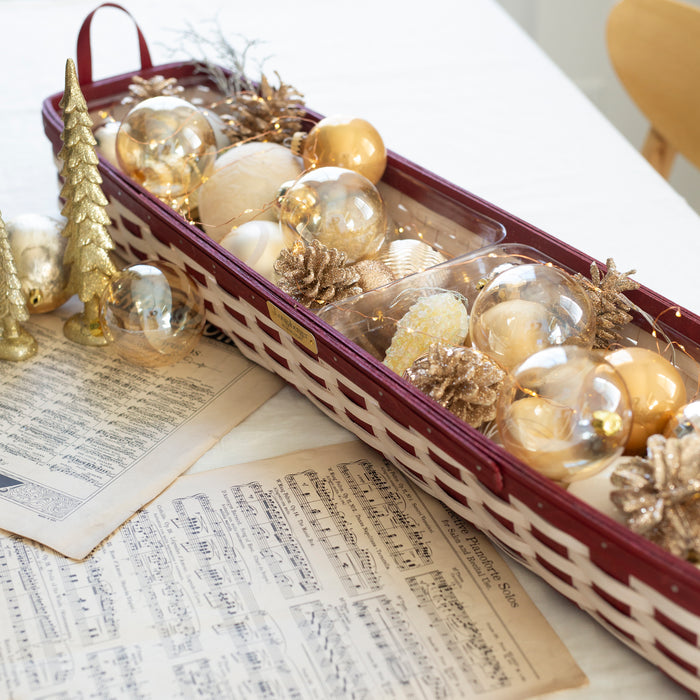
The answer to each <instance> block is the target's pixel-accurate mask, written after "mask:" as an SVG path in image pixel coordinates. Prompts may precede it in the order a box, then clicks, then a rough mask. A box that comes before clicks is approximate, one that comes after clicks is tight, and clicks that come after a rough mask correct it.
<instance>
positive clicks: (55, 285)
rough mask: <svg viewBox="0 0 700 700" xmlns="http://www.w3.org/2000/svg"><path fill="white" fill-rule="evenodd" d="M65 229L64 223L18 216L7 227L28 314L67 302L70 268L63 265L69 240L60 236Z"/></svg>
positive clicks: (48, 309) (38, 215)
mask: <svg viewBox="0 0 700 700" xmlns="http://www.w3.org/2000/svg"><path fill="white" fill-rule="evenodd" d="M64 226H65V219H62V218H54V217H51V216H43V215H41V214H20V215H19V216H15V217H14V218H13V219H10V220H9V221H8V222H7V224H6V229H7V238H8V241H9V243H10V248H11V250H12V255H13V257H14V260H15V267H16V268H17V275H18V277H19V280H20V283H21V285H22V292H23V294H24V296H25V298H26V300H27V309H28V310H29V313H32V314H43V313H47V312H49V311H53V310H54V309H57V308H58V307H59V306H61V305H62V304H63V303H65V302H66V301H67V300H68V296H69V295H68V292H67V291H66V283H67V282H68V272H69V268H68V267H67V266H65V265H64V264H63V254H64V252H65V249H66V244H67V243H68V239H66V238H64V237H63V236H62V235H61V232H62V231H63V227H64Z"/></svg>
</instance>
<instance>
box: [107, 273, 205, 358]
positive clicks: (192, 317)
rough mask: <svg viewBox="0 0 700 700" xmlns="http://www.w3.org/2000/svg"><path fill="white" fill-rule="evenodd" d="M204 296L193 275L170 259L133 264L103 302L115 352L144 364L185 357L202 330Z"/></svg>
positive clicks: (113, 283)
mask: <svg viewBox="0 0 700 700" xmlns="http://www.w3.org/2000/svg"><path fill="white" fill-rule="evenodd" d="M204 322H205V309H204V298H203V297H202V294H201V292H200V291H199V289H198V287H197V285H196V284H195V282H194V281H193V280H192V278H191V277H190V276H189V275H187V274H186V273H185V272H183V271H182V270H180V269H179V268H177V267H176V266H175V265H172V264H171V263H168V262H161V261H147V262H142V263H136V264H135V265H130V266H128V267H126V268H124V270H122V271H121V272H120V273H118V274H117V275H115V276H114V277H112V279H111V280H110V282H109V283H108V284H107V286H106V287H105V290H104V292H103V294H102V297H101V300H100V325H101V326H102V332H103V333H104V336H105V338H106V339H107V340H108V342H109V343H110V344H111V346H112V348H113V350H114V351H115V352H116V354H117V355H118V356H119V357H121V358H122V359H123V360H126V361H127V362H131V363H132V364H135V365H141V366H143V367H162V366H165V365H171V364H174V363H175V362H178V361H179V360H181V359H182V358H184V357H185V356H186V355H187V354H189V352H190V351H191V350H192V349H193V348H194V346H195V345H196V344H197V342H198V341H199V339H200V337H201V335H202V331H203V330H204Z"/></svg>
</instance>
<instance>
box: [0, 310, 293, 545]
mask: <svg viewBox="0 0 700 700" xmlns="http://www.w3.org/2000/svg"><path fill="white" fill-rule="evenodd" d="M79 309H80V307H79V306H78V307H77V308H76V306H75V304H74V303H71V302H69V303H68V304H66V305H64V306H62V307H61V308H60V309H58V310H57V311H55V312H53V313H51V314H46V315H35V316H31V317H30V320H29V321H27V322H26V323H24V324H23V325H24V327H25V328H26V329H27V330H28V331H29V332H30V333H32V335H33V336H34V337H35V338H36V340H37V343H38V344H39V351H38V353H37V355H35V356H34V357H33V358H31V359H30V360H26V361H24V362H0V385H1V386H2V391H1V392H0V528H3V529H5V530H9V531H11V532H14V533H17V534H20V535H23V536H25V537H29V538H32V539H35V540H38V541H39V542H42V543H43V544H46V545H49V546H50V547H53V548H54V549H56V550H57V551H59V552H61V553H63V554H65V555H67V556H69V557H73V558H76V559H80V558H82V557H85V556H86V555H87V554H88V553H89V552H90V550H91V549H92V548H93V547H95V545H97V544H98V543H99V542H100V541H101V540H103V539H104V538H105V537H106V536H107V535H108V534H110V533H111V532H112V531H113V530H114V529H115V528H116V527H118V526H119V525H120V524H121V523H122V522H124V521H125V520H126V519H127V518H128V517H129V516H131V515H132V514H133V513H134V512H135V511H136V510H137V509H138V508H140V507H141V506H142V505H143V504H144V503H147V502H148V501H150V500H151V499H152V498H154V497H155V496H156V495H157V494H159V493H160V492H161V491H162V490H163V489H164V488H165V487H166V486H168V485H169V484H170V483H171V482H172V481H173V480H174V479H175V478H176V477H177V476H179V475H180V474H182V473H183V472H184V471H186V469H187V468H188V467H189V466H190V465H191V464H192V463H193V462H195V461H196V460H197V459H198V458H199V457H200V456H201V455H202V454H204V453H205V452H206V451H207V450H208V449H209V448H210V447H211V446H212V445H213V444H214V443H216V441H217V440H219V439H220V438H221V437H222V436H223V435H224V434H225V433H226V432H228V431H229V430H230V429H231V428H233V427H234V426H235V425H236V424H238V423H239V422H240V421H241V420H243V419H244V418H245V417H246V416H248V415H249V414H250V413H252V412H253V411H254V410H255V409H256V408H258V406H260V405H261V404H262V403H264V402H265V401H266V400H267V399H269V398H270V397H271V396H273V395H274V394H275V393H276V392H277V391H279V389H280V388H281V387H282V386H283V385H284V382H283V381H282V380H281V379H279V378H278V377H276V376H275V375H273V374H271V373H269V372H267V371H266V370H264V369H262V368H261V367H259V366H257V365H256V364H254V363H252V362H249V361H248V360H246V359H245V358H244V357H243V356H242V355H241V354H240V353H239V352H238V351H237V350H236V349H235V348H234V347H233V346H232V345H227V344H225V343H222V342H217V341H215V340H212V339H208V338H203V339H201V340H200V342H199V343H198V344H197V346H196V347H195V349H194V350H193V352H192V353H191V354H190V355H188V356H187V357H186V358H185V359H184V360H182V361H180V362H178V363H176V364H174V365H172V366H169V367H163V368H158V369H146V368H143V367H139V366H136V365H131V364H129V363H126V362H124V361H123V360H121V359H119V358H118V357H117V356H116V355H115V354H114V353H112V352H111V351H110V349H109V347H87V346H84V345H78V344H76V343H73V342H71V341H69V340H67V339H66V338H65V337H64V335H63V322H64V320H65V319H66V318H67V317H68V316H70V315H72V314H73V313H75V311H76V310H79Z"/></svg>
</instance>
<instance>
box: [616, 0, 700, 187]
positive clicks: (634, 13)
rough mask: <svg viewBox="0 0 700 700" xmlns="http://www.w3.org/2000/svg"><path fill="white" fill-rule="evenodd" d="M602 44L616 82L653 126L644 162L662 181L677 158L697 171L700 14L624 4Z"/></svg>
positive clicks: (639, 0) (674, 2)
mask: <svg viewBox="0 0 700 700" xmlns="http://www.w3.org/2000/svg"><path fill="white" fill-rule="evenodd" d="M606 41H607V47H608V53H609V55H610V59H611V61H612V65H613V67H614V69H615V71H616V73H617V75H618V77H619V79H620V82H621V83H622V85H623V86H624V87H625V89H626V90H627V93H628V94H629V95H630V97H631V98H632V99H633V100H634V102H635V103H636V104H637V106H638V107H639V109H640V110H641V112H642V113H643V114H644V115H645V116H646V118H647V119H648V120H649V121H650V122H651V127H650V129H649V133H648V135H647V138H646V141H645V143H644V145H643V147H642V154H643V155H644V157H645V158H646V159H647V160H648V161H649V162H650V163H651V164H652V165H653V166H654V167H655V168H656V170H658V171H659V172H660V173H661V175H663V177H665V178H668V176H669V175H670V172H671V166H672V165H673V161H674V158H675V156H676V153H681V154H683V156H685V158H687V159H688V160H689V161H690V162H691V163H693V164H694V165H695V166H696V167H698V168H700V8H698V7H696V6H693V5H689V4H687V3H685V2H679V1H678V0H622V1H621V2H619V3H618V4H617V5H615V7H613V9H612V10H611V12H610V15H609V16H608V23H607V33H606Z"/></svg>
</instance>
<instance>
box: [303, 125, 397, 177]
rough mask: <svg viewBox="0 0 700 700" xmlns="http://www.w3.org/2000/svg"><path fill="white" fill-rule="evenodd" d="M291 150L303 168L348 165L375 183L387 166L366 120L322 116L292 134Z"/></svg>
mask: <svg viewBox="0 0 700 700" xmlns="http://www.w3.org/2000/svg"><path fill="white" fill-rule="evenodd" d="M291 148H292V151H293V152H294V153H296V154H297V155H300V156H301V157H302V158H303V159H304V167H305V168H307V169H308V168H322V167H326V166H335V167H338V168H348V169H350V170H355V171H357V172H358V173H361V174H362V175H364V176H365V177H366V178H367V179H368V180H370V182H372V183H373V184H375V185H376V184H377V183H378V182H379V180H381V178H382V175H383V174H384V170H385V169H386V159H387V153H386V146H385V145H384V141H383V140H382V137H381V136H380V134H379V132H378V131H377V130H376V129H375V128H374V126H372V124H370V123H369V122H368V121H367V120H366V119H360V118H358V117H351V116H346V115H343V114H337V115H332V116H329V117H325V118H323V119H321V121H319V122H318V123H317V124H315V125H314V126H313V127H312V128H311V130H310V131H309V132H308V133H304V132H298V133H296V134H294V137H293V139H292V145H291Z"/></svg>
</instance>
